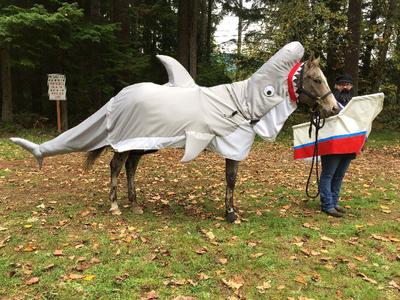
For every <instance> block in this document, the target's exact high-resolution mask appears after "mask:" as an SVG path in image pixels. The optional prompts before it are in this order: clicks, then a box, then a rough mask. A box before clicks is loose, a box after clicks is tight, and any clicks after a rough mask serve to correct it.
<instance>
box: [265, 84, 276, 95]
mask: <svg viewBox="0 0 400 300" xmlns="http://www.w3.org/2000/svg"><path fill="white" fill-rule="evenodd" d="M274 94H275V88H274V87H273V86H272V85H268V86H266V87H265V89H264V95H265V96H267V97H271V96H273V95H274Z"/></svg>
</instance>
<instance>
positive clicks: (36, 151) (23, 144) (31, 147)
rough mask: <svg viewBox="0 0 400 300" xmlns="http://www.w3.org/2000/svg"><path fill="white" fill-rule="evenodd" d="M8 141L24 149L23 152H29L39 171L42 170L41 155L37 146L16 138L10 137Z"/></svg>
mask: <svg viewBox="0 0 400 300" xmlns="http://www.w3.org/2000/svg"><path fill="white" fill-rule="evenodd" d="M10 140H11V141H12V142H13V143H15V144H17V145H19V146H21V147H22V148H24V149H25V150H27V151H29V152H30V153H32V154H33V156H34V157H35V158H36V160H37V163H38V167H39V170H40V169H41V168H42V165H43V159H44V157H43V154H42V153H41V152H40V148H39V145H38V144H35V143H32V142H30V141H28V140H25V139H21V138H17V137H12V138H10Z"/></svg>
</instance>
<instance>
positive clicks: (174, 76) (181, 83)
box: [157, 55, 196, 88]
mask: <svg viewBox="0 0 400 300" xmlns="http://www.w3.org/2000/svg"><path fill="white" fill-rule="evenodd" d="M157 58H158V59H159V60H160V61H161V62H162V64H163V65H164V67H165V69H167V72H168V85H170V86H174V87H185V88H190V87H195V86H196V83H195V82H194V80H193V78H192V77H191V76H190V74H189V73H188V71H186V69H185V68H184V67H183V66H182V65H181V64H180V63H179V62H178V61H177V60H176V59H174V58H172V57H170V56H167V55H157Z"/></svg>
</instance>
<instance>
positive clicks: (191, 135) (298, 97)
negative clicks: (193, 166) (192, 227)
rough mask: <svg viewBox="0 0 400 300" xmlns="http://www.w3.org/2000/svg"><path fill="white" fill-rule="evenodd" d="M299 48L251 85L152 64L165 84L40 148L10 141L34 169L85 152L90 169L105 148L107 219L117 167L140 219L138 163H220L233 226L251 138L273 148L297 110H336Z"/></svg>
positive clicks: (114, 206) (115, 102)
mask: <svg viewBox="0 0 400 300" xmlns="http://www.w3.org/2000/svg"><path fill="white" fill-rule="evenodd" d="M303 54H304V48H303V47H302V45H301V44H300V43H299V42H291V43H289V44H287V45H285V46H284V47H283V48H282V49H280V50H279V51H278V52H277V53H275V54H274V55H273V56H272V57H271V58H270V59H269V60H268V61H267V62H266V63H265V64H264V65H263V66H262V67H261V68H260V69H259V70H258V71H257V72H255V73H254V74H253V75H252V76H251V77H250V78H249V79H246V80H243V81H240V82H234V83H232V84H224V85H218V86H214V87H210V88H206V87H200V86H198V85H196V84H195V83H194V81H193V79H192V78H191V77H190V75H189V74H188V72H187V71H186V70H185V69H184V68H183V66H181V65H180V64H179V63H178V62H177V61H176V60H175V59H173V58H171V57H168V56H158V58H159V59H160V61H161V62H162V63H163V64H164V66H165V67H166V69H167V72H168V76H169V82H168V83H166V84H164V85H156V84H152V83H140V84H134V85H132V86H129V87H127V88H124V89H123V90H122V91H121V92H120V93H118V94H117V95H116V96H115V97H113V98H112V99H111V100H110V101H109V102H108V103H107V104H106V105H104V106H103V107H102V108H101V109H99V110H98V111H97V112H96V113H94V114H93V115H92V116H90V117H89V118H88V119H86V120H85V121H83V122H82V123H81V124H79V125H77V126H76V127H74V128H72V129H70V130H68V131H66V132H64V133H63V134H61V135H60V136H58V137H56V138H54V139H53V140H50V141H48V142H45V143H43V144H41V145H37V144H34V143H32V142H30V141H27V140H24V139H21V138H11V140H12V141H13V142H14V143H16V144H18V145H20V146H22V147H23V148H24V149H26V150H28V151H30V152H31V153H32V154H33V155H34V156H35V157H36V159H37V161H38V164H39V168H40V167H41V166H42V162H43V158H44V157H46V156H51V155H58V154H64V153H70V152H76V151H80V152H87V156H86V160H85V163H84V167H85V169H88V168H90V167H91V166H92V165H93V164H94V162H95V161H96V159H97V158H98V157H99V156H100V155H101V154H102V153H103V151H104V150H105V149H106V148H107V147H110V146H111V147H112V148H113V149H114V151H115V153H114V156H113V158H112V160H111V162H110V171H111V183H110V196H109V197H110V202H111V208H110V211H111V213H112V214H114V215H119V214H121V211H120V209H119V207H118V203H117V177H118V174H119V173H120V171H121V169H122V167H123V165H125V170H126V174H127V181H128V199H129V201H130V203H131V206H132V209H133V211H134V212H137V213H141V212H142V208H141V206H140V205H139V203H138V202H137V197H136V191H135V180H134V179H135V173H136V171H137V167H138V163H139V161H140V159H141V158H142V157H143V156H144V155H148V154H151V153H154V152H156V151H158V150H159V149H161V148H165V147H174V148H184V150H185V153H184V156H183V158H182V160H181V161H183V162H187V161H191V160H193V159H195V158H196V157H197V156H198V155H199V154H200V153H201V152H202V151H203V150H205V149H209V150H211V151H214V152H217V153H219V154H221V155H222V156H223V157H224V158H225V177H226V194H225V208H226V212H225V218H226V220H227V221H228V222H230V223H232V222H234V221H235V220H236V219H237V214H236V210H235V206H234V199H233V195H234V188H235V183H236V176H237V172H238V167H239V162H240V161H241V160H243V159H245V158H246V157H247V155H248V153H249V152H250V149H251V145H252V144H253V142H254V138H255V135H256V134H258V135H260V136H261V137H262V138H264V139H266V140H274V139H275V137H276V136H277V134H278V133H279V131H280V130H281V128H282V126H283V124H284V122H285V120H286V119H287V118H288V117H289V115H290V114H291V113H292V112H293V111H294V110H295V109H296V108H297V105H298V104H299V103H304V104H306V105H308V106H309V107H310V108H311V109H312V111H313V112H314V113H315V114H318V115H319V116H321V117H329V116H331V115H334V114H337V113H338V111H339V107H338V105H337V102H336V100H335V98H334V96H333V95H332V92H331V90H330V88H329V86H328V84H327V80H326V77H325V76H324V74H323V72H322V71H321V69H320V67H319V58H314V57H311V58H310V59H309V60H308V61H306V62H301V61H300V60H301V58H302V57H303Z"/></svg>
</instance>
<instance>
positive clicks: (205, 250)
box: [196, 247, 208, 255]
mask: <svg viewBox="0 0 400 300" xmlns="http://www.w3.org/2000/svg"><path fill="white" fill-rule="evenodd" d="M207 252H208V249H207V248H206V247H201V248H200V249H197V250H196V253H197V254H199V255H203V254H205V253H207Z"/></svg>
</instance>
